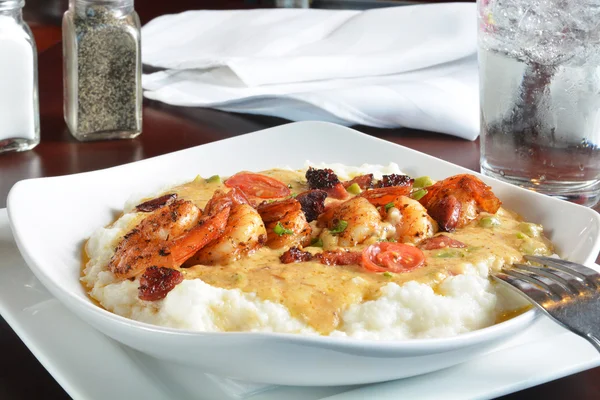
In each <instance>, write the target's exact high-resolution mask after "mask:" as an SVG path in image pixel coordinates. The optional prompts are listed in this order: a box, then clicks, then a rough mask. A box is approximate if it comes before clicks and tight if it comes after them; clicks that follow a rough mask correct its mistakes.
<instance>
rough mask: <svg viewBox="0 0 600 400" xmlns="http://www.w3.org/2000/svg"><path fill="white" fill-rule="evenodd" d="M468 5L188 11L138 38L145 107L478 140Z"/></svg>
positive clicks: (145, 30) (157, 21)
mask: <svg viewBox="0 0 600 400" xmlns="http://www.w3.org/2000/svg"><path fill="white" fill-rule="evenodd" d="M476 30H477V29H476V14H475V5H474V4H466V3H454V4H431V5H419V6H404V7H391V8H380V9H374V10H369V11H334V10H311V9H302V10H301V9H274V10H251V11H188V12H185V13H181V14H177V15H165V16H161V17H159V18H156V19H155V20H153V21H151V22H150V23H148V24H147V25H146V26H144V28H143V30H142V54H143V62H144V64H147V65H151V66H154V67H160V68H164V69H165V70H163V71H160V72H156V73H153V74H149V75H145V76H144V79H143V87H144V89H145V96H146V97H148V98H150V99H154V100H159V101H162V102H165V103H168V104H173V105H179V106H200V107H211V108H216V109H220V110H225V111H232V112H244V113H251V114H264V115H272V116H278V117H283V118H287V119H290V120H293V121H299V120H323V121H330V122H336V123H340V124H344V125H354V124H362V125H369V126H375V127H385V128H392V127H410V128H417V129H425V130H432V131H438V132H444V133H449V134H452V135H456V136H460V137H463V138H466V139H470V140H474V139H475V138H477V136H478V134H479V113H478V85H477V80H478V77H477V62H476Z"/></svg>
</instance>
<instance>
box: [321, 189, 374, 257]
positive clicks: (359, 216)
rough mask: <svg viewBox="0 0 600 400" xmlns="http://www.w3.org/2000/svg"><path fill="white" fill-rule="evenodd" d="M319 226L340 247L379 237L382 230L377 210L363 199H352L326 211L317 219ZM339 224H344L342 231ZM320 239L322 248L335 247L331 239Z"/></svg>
mask: <svg viewBox="0 0 600 400" xmlns="http://www.w3.org/2000/svg"><path fill="white" fill-rule="evenodd" d="M319 224H321V225H322V226H325V227H327V228H328V229H329V232H333V236H334V237H335V238H337V245H338V246H342V247H352V246H356V245H357V244H360V243H363V242H364V241H365V240H367V239H368V238H371V237H375V236H380V233H381V229H382V225H381V217H380V215H379V212H378V211H377V208H375V206H374V205H372V204H371V203H370V202H369V201H368V200H367V199H365V198H363V197H354V198H352V199H350V200H347V201H345V202H343V203H341V204H339V205H336V206H334V207H332V208H330V209H328V210H327V211H326V212H325V213H324V214H321V216H320V217H319ZM340 224H344V225H345V228H344V229H342V227H343V225H342V226H341V225H340ZM346 224H347V225H346ZM337 231H339V232H337ZM330 234H331V233H330ZM324 235H326V234H324ZM322 238H323V239H324V240H323V242H324V243H325V246H324V247H332V246H335V243H331V242H332V240H331V239H333V238H330V237H327V236H325V237H323V236H322ZM327 244H329V245H327Z"/></svg>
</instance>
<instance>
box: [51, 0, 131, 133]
mask: <svg viewBox="0 0 600 400" xmlns="http://www.w3.org/2000/svg"><path fill="white" fill-rule="evenodd" d="M140 30H141V26H140V20H139V17H138V15H137V13H136V12H135V10H134V8H133V0H71V1H70V4H69V10H68V11H67V12H66V13H65V15H64V17H63V62H64V65H63V67H64V68H63V74H64V115H65V121H66V123H67V126H68V127H69V130H70V132H71V134H72V135H73V136H74V137H75V138H76V139H79V140H103V139H129V138H134V137H136V136H138V135H139V134H140V133H141V132H142V86H141V79H142V60H141V42H140V36H141V33H140Z"/></svg>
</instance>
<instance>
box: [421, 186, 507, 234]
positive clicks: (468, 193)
mask: <svg viewBox="0 0 600 400" xmlns="http://www.w3.org/2000/svg"><path fill="white" fill-rule="evenodd" d="M420 203H421V204H422V205H423V206H425V208H426V209H427V211H428V213H429V215H431V216H432V217H433V219H435V220H436V221H437V222H438V223H439V224H440V228H441V229H442V230H444V231H448V232H451V231H453V230H455V229H456V228H461V227H463V226H465V225H467V224H468V223H469V222H470V221H471V220H473V219H475V218H476V217H477V215H478V214H479V213H480V212H482V211H485V212H488V213H491V214H495V213H496V211H498V208H500V205H501V204H502V202H501V201H500V200H499V199H498V198H497V197H496V196H495V195H494V193H492V190H491V188H490V187H489V186H487V185H486V184H485V183H483V182H482V181H481V180H479V179H478V178H477V177H475V176H474V175H470V174H461V175H455V176H451V177H449V178H446V179H444V180H442V181H439V182H436V183H435V184H433V185H431V186H429V187H427V194H426V195H425V196H423V198H421V200H420Z"/></svg>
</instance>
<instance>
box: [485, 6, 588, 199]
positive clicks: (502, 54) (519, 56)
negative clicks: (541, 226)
mask: <svg viewBox="0 0 600 400" xmlns="http://www.w3.org/2000/svg"><path fill="white" fill-rule="evenodd" d="M478 18H479V71H480V102H481V171H482V173H484V174H485V175H488V176H492V177H495V178H498V179H500V180H503V181H506V182H509V183H513V184H516V185H519V186H522V187H525V188H528V189H531V190H535V191H538V192H541V193H544V194H548V195H552V196H556V197H559V198H562V199H565V200H569V201H573V202H576V203H579V204H583V205H586V206H593V205H595V204H596V203H598V200H599V199H600V150H599V148H598V144H599V143H600V24H599V23H598V21H600V0H478Z"/></svg>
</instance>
